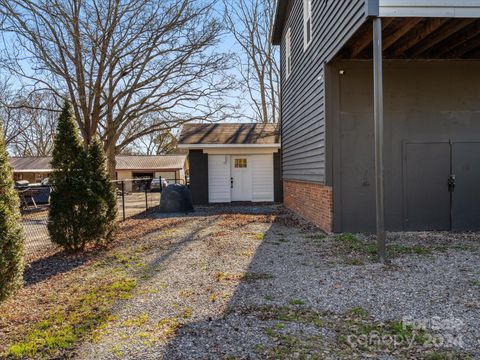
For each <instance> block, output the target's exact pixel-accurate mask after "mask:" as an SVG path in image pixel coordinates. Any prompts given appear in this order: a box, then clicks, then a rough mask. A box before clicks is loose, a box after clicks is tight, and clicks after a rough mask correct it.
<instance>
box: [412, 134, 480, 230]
mask: <svg viewBox="0 0 480 360" xmlns="http://www.w3.org/2000/svg"><path fill="white" fill-rule="evenodd" d="M404 151H405V156H404V159H405V167H404V169H405V174H404V176H405V182H404V186H405V187H404V201H405V229H406V230H459V231H461V230H479V229H480V189H479V187H480V143H477V142H453V143H447V142H444V143H441V142H437V143H406V144H405V148H404ZM451 175H453V176H451ZM450 178H454V183H455V186H454V187H452V186H449V179H450Z"/></svg>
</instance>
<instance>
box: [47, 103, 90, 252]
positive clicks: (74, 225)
mask: <svg viewBox="0 0 480 360" xmlns="http://www.w3.org/2000/svg"><path fill="white" fill-rule="evenodd" d="M87 162H88V159H87V154H86V152H85V150H84V149H83V146H82V142H81V140H80V136H79V134H78V129H77V125H76V124H75V120H74V117H73V115H72V113H71V108H70V105H69V104H68V103H67V102H66V103H65V106H64V108H63V110H62V113H61V115H60V117H59V119H58V126H57V132H56V136H55V142H54V148H53V158H52V168H53V169H54V170H53V172H52V174H51V176H50V180H51V182H52V185H53V190H52V193H51V197H50V211H49V216H48V231H49V233H50V238H51V240H52V241H53V242H54V243H56V244H58V245H61V246H63V247H64V248H65V249H66V250H67V251H79V250H82V249H84V247H85V245H86V244H87V243H88V242H89V240H90V229H89V224H88V220H89V219H88V193H89V189H88V178H87V174H86V171H85V168H86V167H87Z"/></svg>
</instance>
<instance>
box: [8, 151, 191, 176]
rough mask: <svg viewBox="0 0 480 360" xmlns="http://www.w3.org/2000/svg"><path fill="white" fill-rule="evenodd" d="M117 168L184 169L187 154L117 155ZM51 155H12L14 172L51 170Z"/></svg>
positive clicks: (11, 161) (11, 160)
mask: <svg viewBox="0 0 480 360" xmlns="http://www.w3.org/2000/svg"><path fill="white" fill-rule="evenodd" d="M116 159H117V167H116V170H176V169H183V167H184V164H185V159H186V155H159V156H127V155H125V156H123V155H119V156H117V157H116ZM51 160H52V158H51V157H49V156H46V157H12V158H10V164H11V166H12V168H13V171H14V172H49V171H52V167H51V166H50V161H51Z"/></svg>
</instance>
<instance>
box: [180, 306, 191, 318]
mask: <svg viewBox="0 0 480 360" xmlns="http://www.w3.org/2000/svg"><path fill="white" fill-rule="evenodd" d="M192 315H193V309H192V308H191V307H186V308H184V309H183V310H182V313H181V314H180V316H181V317H182V318H183V319H190V318H191V317H192Z"/></svg>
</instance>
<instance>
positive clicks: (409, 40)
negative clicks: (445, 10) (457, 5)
mask: <svg viewBox="0 0 480 360" xmlns="http://www.w3.org/2000/svg"><path fill="white" fill-rule="evenodd" d="M447 21H448V20H447V19H431V20H428V21H426V22H424V23H422V24H421V25H420V26H419V27H417V28H416V29H415V30H414V31H413V32H412V34H410V35H409V36H407V37H405V38H404V39H402V40H400V41H399V42H398V44H397V46H395V49H392V53H391V56H389V57H393V58H399V57H402V56H403V55H405V52H406V51H407V50H409V49H411V48H413V47H414V46H415V45H417V44H418V43H420V42H421V41H422V40H424V39H426V38H427V37H428V36H430V34H432V33H433V32H435V31H436V30H438V29H439V28H440V27H441V26H442V25H444V24H445V23H447Z"/></svg>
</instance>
